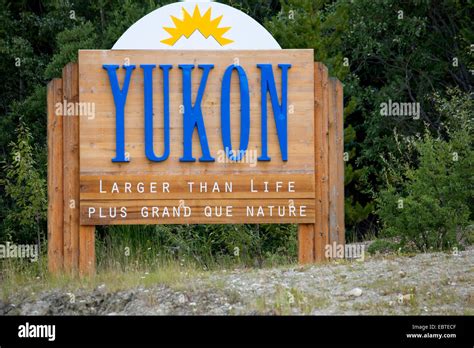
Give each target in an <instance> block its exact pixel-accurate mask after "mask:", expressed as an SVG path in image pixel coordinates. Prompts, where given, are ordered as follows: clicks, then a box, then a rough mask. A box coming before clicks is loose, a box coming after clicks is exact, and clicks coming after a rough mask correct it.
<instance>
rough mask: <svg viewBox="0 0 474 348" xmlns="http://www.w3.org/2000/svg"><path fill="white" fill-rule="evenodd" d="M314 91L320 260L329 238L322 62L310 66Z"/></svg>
mask: <svg viewBox="0 0 474 348" xmlns="http://www.w3.org/2000/svg"><path fill="white" fill-rule="evenodd" d="M314 71H315V77H314V83H315V85H314V91H315V93H314V94H315V99H316V100H315V112H314V117H315V120H314V121H315V128H314V129H315V135H314V137H315V138H314V141H315V158H316V168H315V177H316V186H315V187H316V209H317V211H316V224H315V227H316V229H315V233H314V238H315V242H314V258H315V261H322V260H324V259H325V258H324V250H325V246H326V245H327V244H328V242H329V238H328V233H329V221H328V220H329V188H328V166H329V161H328V70H327V68H326V66H324V64H322V63H315V67H314Z"/></svg>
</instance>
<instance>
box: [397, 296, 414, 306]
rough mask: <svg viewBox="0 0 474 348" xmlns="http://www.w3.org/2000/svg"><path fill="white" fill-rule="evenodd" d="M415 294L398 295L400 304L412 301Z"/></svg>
mask: <svg viewBox="0 0 474 348" xmlns="http://www.w3.org/2000/svg"><path fill="white" fill-rule="evenodd" d="M412 298H413V294H405V295H403V294H398V303H400V304H403V303H408V302H410V301H411V300H412Z"/></svg>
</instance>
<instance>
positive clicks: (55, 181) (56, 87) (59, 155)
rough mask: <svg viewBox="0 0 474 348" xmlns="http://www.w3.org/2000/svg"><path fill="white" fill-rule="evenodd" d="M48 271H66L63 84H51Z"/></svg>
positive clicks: (55, 82) (54, 82)
mask: <svg viewBox="0 0 474 348" xmlns="http://www.w3.org/2000/svg"><path fill="white" fill-rule="evenodd" d="M47 98H48V269H49V271H50V272H51V273H53V274H57V273H59V272H61V271H62V269H63V257H64V253H63V222H64V219H63V117H62V115H57V114H56V104H57V103H62V99H63V92H62V80H61V79H54V80H52V81H50V82H49V83H48V96H47Z"/></svg>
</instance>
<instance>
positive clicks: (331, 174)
mask: <svg viewBox="0 0 474 348" xmlns="http://www.w3.org/2000/svg"><path fill="white" fill-rule="evenodd" d="M336 84H337V79H335V78H333V77H331V78H330V79H329V83H328V94H329V98H328V101H329V110H328V111H329V112H328V131H329V136H328V140H329V141H328V161H329V167H328V169H329V171H328V179H329V180H328V184H329V243H331V244H332V243H333V242H336V243H337V244H339V235H338V228H337V213H338V212H337V206H336V204H337V193H338V187H337V185H338V183H339V178H338V177H337V161H338V158H339V157H340V155H339V154H338V152H337V150H338V149H337V139H336V138H337V129H336V122H337V117H338V114H337V101H336V98H337V96H336ZM341 155H342V154H341Z"/></svg>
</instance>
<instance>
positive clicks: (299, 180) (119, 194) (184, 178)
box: [81, 174, 315, 201]
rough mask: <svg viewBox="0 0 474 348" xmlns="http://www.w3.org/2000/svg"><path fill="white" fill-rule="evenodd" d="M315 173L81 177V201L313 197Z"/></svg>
mask: <svg viewBox="0 0 474 348" xmlns="http://www.w3.org/2000/svg"><path fill="white" fill-rule="evenodd" d="M314 184H315V182H314V175H311V174H274V175H273V174H240V175H238V176H235V177H234V178H232V180H230V179H229V178H227V177H226V176H223V175H206V176H205V177H203V176H200V175H167V176H164V175H151V174H143V175H137V174H124V175H121V176H120V177H117V176H114V175H81V200H89V201H90V200H96V199H97V200H108V199H110V200H125V199H156V200H157V199H168V200H169V199H193V198H194V199H196V198H200V197H205V198H209V199H217V198H219V199H226V198H229V199H235V198H241V199H249V198H250V199H256V198H264V199H271V198H280V199H283V198H288V199H292V198H313V197H314Z"/></svg>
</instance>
